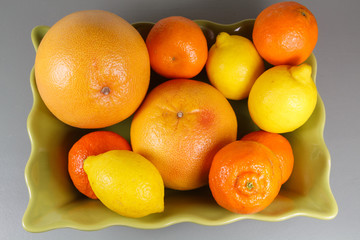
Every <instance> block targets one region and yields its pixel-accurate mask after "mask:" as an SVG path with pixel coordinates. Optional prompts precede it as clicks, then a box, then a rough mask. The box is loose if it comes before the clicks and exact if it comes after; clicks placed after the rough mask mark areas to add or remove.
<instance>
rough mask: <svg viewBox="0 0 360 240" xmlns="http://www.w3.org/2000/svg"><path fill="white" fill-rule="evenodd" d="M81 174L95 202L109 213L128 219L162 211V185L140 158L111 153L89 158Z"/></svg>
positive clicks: (160, 179) (156, 175) (154, 170)
mask: <svg viewBox="0 0 360 240" xmlns="http://www.w3.org/2000/svg"><path fill="white" fill-rule="evenodd" d="M84 170H85V172H86V174H87V175H88V178H89V182H90V186H91V188H92V189H93V191H94V193H95V195H96V196H97V197H98V199H99V200H100V201H101V202H102V203H103V204H104V205H105V206H106V207H108V208H109V209H110V210H112V211H114V212H116V213H118V214H120V215H122V216H125V217H131V218H139V217H144V216H147V215H149V214H152V213H157V212H163V211H164V183H163V180H162V178H161V175H160V173H159V171H158V170H157V169H156V168H155V166H154V165H153V164H152V163H151V162H150V161H149V160H147V159H146V158H144V157H143V156H141V155H139V154H137V153H134V152H132V151H128V150H112V151H108V152H106V153H103V154H100V155H96V156H90V157H88V158H87V159H85V161H84Z"/></svg>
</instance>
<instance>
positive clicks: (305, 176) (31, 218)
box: [22, 20, 338, 232]
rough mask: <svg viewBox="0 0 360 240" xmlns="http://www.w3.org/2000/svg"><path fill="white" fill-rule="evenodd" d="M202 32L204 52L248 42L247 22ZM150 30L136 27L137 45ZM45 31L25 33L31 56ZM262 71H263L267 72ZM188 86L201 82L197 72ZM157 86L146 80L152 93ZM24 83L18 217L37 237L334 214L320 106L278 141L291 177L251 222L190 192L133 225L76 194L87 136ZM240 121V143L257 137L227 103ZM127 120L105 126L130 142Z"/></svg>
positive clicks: (169, 195)
mask: <svg viewBox="0 0 360 240" xmlns="http://www.w3.org/2000/svg"><path fill="white" fill-rule="evenodd" d="M196 22H197V23H198V24H199V25H200V26H201V28H202V29H203V31H204V33H205V35H206V37H207V40H208V43H209V46H211V45H212V44H213V43H214V42H215V37H216V35H217V34H218V33H219V32H221V31H226V32H228V33H230V34H238V35H242V36H245V37H248V38H250V39H251V33H252V28H253V24H254V20H244V21H241V22H238V23H235V24H231V25H220V24H216V23H213V22H209V21H204V20H198V21H196ZM152 25H153V24H152V23H135V24H134V27H135V28H136V29H138V31H139V32H140V33H141V35H142V36H143V38H145V37H146V35H147V34H148V32H149V30H150V29H151V27H152ZM48 29H49V27H46V26H38V27H35V28H34V29H33V31H32V35H31V37H32V41H33V44H34V47H35V50H36V49H37V46H38V45H39V43H40V41H41V39H42V37H43V36H44V35H45V33H46V32H47V30H48ZM307 62H308V63H309V64H310V65H311V66H312V67H313V79H314V80H315V77H316V59H315V56H314V55H311V56H310V57H309V59H308V60H307ZM267 67H270V66H269V65H268V66H267ZM194 79H198V80H201V81H205V82H206V81H208V80H207V78H206V73H205V72H204V71H203V72H202V73H200V74H199V75H198V76H197V77H195V78H194ZM161 81H164V79H162V78H161V77H159V76H157V75H156V74H154V73H152V79H151V82H152V84H151V88H152V87H154V86H155V85H157V84H158V83H160V82H161ZM30 83H31V88H32V93H33V97H34V104H33V107H32V110H31V112H30V114H29V116H28V121H27V127H28V133H29V137H30V141H31V147H32V151H31V155H30V158H29V160H28V163H27V165H26V168H25V180H26V184H27V186H28V190H29V204H28V207H27V209H26V212H25V214H24V217H23V221H22V223H23V227H24V228H25V229H26V230H27V231H31V232H42V231H48V230H51V229H56V228H65V227H70V228H74V229H80V230H97V229H102V228H105V227H108V226H112V225H121V226H129V227H134V228H142V229H156V228H163V227H166V226H170V225H173V224H176V223H180V222H193V223H197V224H202V225H223V224H228V223H232V222H235V221H239V220H242V219H256V220H263V221H282V220H286V219H289V218H292V217H295V216H307V217H313V218H318V219H332V218H334V217H335V216H336V214H337V211H338V207H337V204H336V201H335V199H334V197H333V195H332V193H331V189H330V186H329V175H330V155H329V152H328V149H327V147H326V145H325V142H324V139H323V130H324V124H325V109H324V104H323V102H322V100H321V98H320V96H319V97H318V103H317V106H316V109H315V111H314V113H313V114H312V116H311V118H310V119H309V120H308V121H307V122H306V124H305V125H303V126H302V127H301V128H299V129H297V130H296V131H294V132H292V133H288V134H284V136H285V137H286V138H287V139H288V140H289V141H290V142H291V144H292V146H293V150H294V155H295V165H294V171H293V174H292V176H291V178H290V179H289V180H288V182H286V183H285V184H284V185H283V187H282V189H281V192H280V194H279V195H278V197H277V198H276V199H275V201H274V202H273V203H272V204H271V205H270V206H269V207H267V208H266V209H265V210H263V211H261V212H259V213H256V214H251V215H241V214H235V213H231V212H229V211H227V210H225V209H223V208H221V207H219V206H218V205H217V204H216V202H215V201H214V199H213V198H212V196H211V192H210V191H209V188H208V187H207V186H206V187H203V188H201V189H197V190H192V191H183V192H182V191H173V190H168V189H167V190H166V193H165V211H164V212H163V213H159V214H152V215H149V216H147V217H143V218H140V219H131V218H126V217H122V216H120V215H118V214H116V213H114V212H112V211H110V210H108V209H107V208H106V207H105V206H104V205H103V204H102V203H101V202H100V201H98V200H91V199H88V198H86V197H84V196H83V195H82V194H80V193H79V192H78V191H77V190H76V189H75V188H74V186H73V184H72V182H71V180H70V178H69V175H68V172H67V153H68V151H69V149H70V147H71V146H72V144H73V143H74V142H75V141H77V140H78V139H79V138H80V137H81V136H82V135H84V134H86V133H88V132H90V131H91V130H84V129H77V128H73V127H70V126H68V125H66V124H64V123H62V122H60V121H59V120H58V119H57V118H55V117H54V116H53V115H52V114H51V113H50V112H49V110H48V109H47V108H46V106H45V105H44V103H43V101H42V100H41V98H40V96H39V93H38V91H37V88H36V83H35V76H34V70H32V72H31V76H30ZM231 104H232V106H233V107H234V110H235V111H236V114H237V116H238V121H239V136H238V137H241V136H242V135H244V134H246V133H248V132H251V131H254V130H257V129H258V128H257V127H256V126H255V125H254V123H253V122H252V121H251V118H250V117H249V113H248V110H247V103H246V100H244V101H231ZM130 123H131V117H130V118H129V119H127V120H125V121H123V122H121V123H119V124H116V125H114V126H111V127H109V128H106V129H109V130H112V131H115V132H117V133H119V134H121V135H122V136H124V137H125V138H127V139H128V140H129V126H130Z"/></svg>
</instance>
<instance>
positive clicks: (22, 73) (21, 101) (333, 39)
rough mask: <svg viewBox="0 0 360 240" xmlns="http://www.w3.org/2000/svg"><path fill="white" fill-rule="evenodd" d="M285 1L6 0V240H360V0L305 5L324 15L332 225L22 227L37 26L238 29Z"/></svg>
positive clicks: (2, 179)
mask: <svg viewBox="0 0 360 240" xmlns="http://www.w3.org/2000/svg"><path fill="white" fill-rule="evenodd" d="M274 2H277V1H264V0H262V1H259V0H257V1H254V0H252V1H250V0H248V1H244V0H232V1H231V0H222V1H217V0H211V1H206V0H181V1H179V0H178V1H168V0H149V1H146V0H117V1H114V0H47V1H45V0H1V1H0V34H1V37H0V41H1V44H0V59H1V60H0V61H1V64H0V73H1V80H0V81H1V88H0V91H1V94H0V112H1V117H0V121H1V124H0V134H1V137H0V161H1V166H0V203H1V204H0V239H2V240H5V239H37V240H39V239H68V240H70V239H88V240H90V239H103V240H105V239H204V240H206V239H250V238H251V239H276V240H280V239H360V207H359V206H360V204H359V202H360V201H359V198H360V174H359V168H360V160H359V157H358V156H359V149H360V148H359V140H360V139H359V135H360V131H359V130H360V128H359V125H358V122H359V118H360V112H359V106H358V103H359V101H360V97H359V89H360V80H359V79H358V75H359V74H358V73H359V68H360V66H359V56H360V47H359V38H360V27H359V26H360V25H359V23H360V14H358V11H359V9H360V1H356V0H352V1H324V0H321V1H320V0H315V1H299V2H300V3H302V4H304V5H305V6H307V7H308V8H309V9H310V10H311V11H312V12H313V13H314V15H315V16H316V18H317V21H318V25H319V40H318V43H317V46H316V48H315V50H314V53H315V55H316V57H317V60H318V74H317V86H318V91H319V93H320V95H321V96H322V98H323V101H324V104H325V108H326V117H327V119H326V125H325V132H324V138H325V141H326V144H327V146H328V148H329V151H330V154H331V157H332V165H331V175H330V185H331V188H332V191H333V194H334V196H335V199H336V201H337V203H338V206H339V213H338V215H337V216H336V218H334V219H332V220H318V219H313V218H308V217H295V218H292V219H289V220H286V221H282V222H275V223H271V222H262V221H255V220H243V221H239V222H235V223H231V224H228V225H224V226H217V227H208V226H201V225H197V224H193V223H181V224H176V225H173V226H170V227H167V228H163V229H158V230H139V229H134V228H129V227H122V226H113V227H109V228H106V229H103V230H99V231H91V232H86V231H78V230H73V229H58V230H52V231H49V232H45V233H36V234H35V233H29V232H27V231H25V230H24V229H23V228H22V224H21V220H22V216H23V214H24V211H25V209H26V207H27V203H28V197H29V196H28V191H27V188H26V184H25V180H24V168H25V165H26V162H27V160H28V157H29V155H30V151H31V146H30V140H29V137H28V134H27V130H26V119H27V115H28V113H29V111H30V109H31V106H32V94H31V90H30V85H29V74H30V70H31V68H32V66H33V63H34V57H35V52H34V49H33V47H32V44H31V40H30V32H31V29H32V28H33V27H34V26H36V25H52V24H54V23H55V22H56V21H57V20H59V19H60V18H62V17H63V16H65V15H67V14H69V13H71V12H74V11H78V10H84V9H103V10H108V11H112V12H114V13H116V14H118V15H119V16H121V17H123V18H124V19H126V20H127V21H129V22H138V21H151V22H155V21H157V20H159V19H161V18H163V17H167V16H172V15H182V16H185V17H188V18H191V19H207V20H212V21H215V22H219V23H233V22H237V21H239V20H243V19H247V18H255V17H256V16H257V14H259V13H260V11H261V10H262V9H264V8H265V7H266V6H268V5H269V4H271V3H274Z"/></svg>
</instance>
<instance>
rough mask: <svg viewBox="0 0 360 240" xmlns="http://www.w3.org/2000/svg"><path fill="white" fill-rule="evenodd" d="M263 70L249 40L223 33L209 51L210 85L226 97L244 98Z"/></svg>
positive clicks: (207, 63) (207, 68) (233, 98)
mask: <svg viewBox="0 0 360 240" xmlns="http://www.w3.org/2000/svg"><path fill="white" fill-rule="evenodd" d="M263 72H264V62H263V60H262V58H261V57H260V55H259V53H258V52H257V50H256V48H255V46H254V44H253V43H252V42H251V41H250V40H249V39H247V38H245V37H242V36H238V35H229V34H228V33H226V32H221V33H220V34H219V35H217V37H216V42H215V44H214V45H213V46H211V48H210V50H209V56H208V60H207V62H206V73H207V76H208V78H209V80H210V82H211V84H212V85H213V86H214V87H215V88H217V89H218V90H219V91H220V92H221V93H222V94H223V95H224V96H225V97H226V98H228V99H232V100H241V99H245V98H247V97H248V96H249V92H250V89H251V87H252V85H253V84H254V82H255V80H256V79H257V78H258V77H259V76H260V74H262V73H263Z"/></svg>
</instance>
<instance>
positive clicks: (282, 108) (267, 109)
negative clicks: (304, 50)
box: [248, 63, 317, 133]
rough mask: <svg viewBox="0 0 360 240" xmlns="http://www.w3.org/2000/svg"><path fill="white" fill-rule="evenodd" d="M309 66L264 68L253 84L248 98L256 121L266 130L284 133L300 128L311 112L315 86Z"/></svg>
mask: <svg viewBox="0 0 360 240" xmlns="http://www.w3.org/2000/svg"><path fill="white" fill-rule="evenodd" d="M311 71H312V68H311V66H310V65H309V64H306V63H303V64H302V65H299V66H289V65H279V66H275V67H272V68H270V69H268V70H267V71H265V72H264V73H263V74H262V75H261V76H260V77H259V78H258V79H257V80H256V82H255V84H254V85H253V87H252V89H251V91H250V94H249V99H248V107H249V113H250V116H251V118H252V120H253V121H254V122H255V124H256V125H257V126H258V127H260V128H261V129H263V130H265V131H268V132H275V133H286V132H291V131H294V130H295V129H297V128H299V127H301V126H302V125H303V124H304V123H305V122H306V121H307V120H308V119H309V117H310V116H311V114H312V113H313V111H314V109H315V106H316V102H317V89H316V86H315V83H314V81H313V79H312V78H311Z"/></svg>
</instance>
